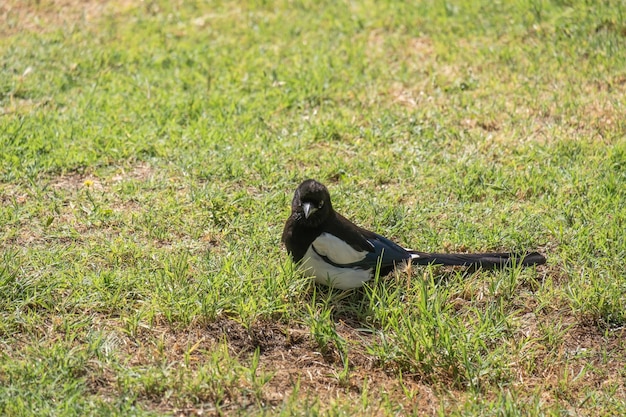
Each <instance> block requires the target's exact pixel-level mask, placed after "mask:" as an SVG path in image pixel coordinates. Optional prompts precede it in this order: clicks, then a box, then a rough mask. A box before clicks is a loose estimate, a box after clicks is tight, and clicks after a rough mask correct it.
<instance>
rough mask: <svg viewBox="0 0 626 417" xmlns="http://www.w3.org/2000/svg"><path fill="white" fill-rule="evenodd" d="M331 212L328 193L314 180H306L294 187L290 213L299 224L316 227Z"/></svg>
mask: <svg viewBox="0 0 626 417" xmlns="http://www.w3.org/2000/svg"><path fill="white" fill-rule="evenodd" d="M331 213H332V205H331V203H330V194H329V193H328V190H327V189H326V187H325V186H324V184H322V183H319V182H317V181H315V180H306V181H304V182H303V183H302V184H300V185H299V186H298V188H296V192H295V193H294V195H293V200H292V201H291V215H292V217H293V218H294V220H295V221H296V222H298V223H299V224H301V225H304V226H309V227H316V226H319V225H320V224H322V223H323V222H324V221H325V220H326V219H327V218H328V216H329V215H330V214H331Z"/></svg>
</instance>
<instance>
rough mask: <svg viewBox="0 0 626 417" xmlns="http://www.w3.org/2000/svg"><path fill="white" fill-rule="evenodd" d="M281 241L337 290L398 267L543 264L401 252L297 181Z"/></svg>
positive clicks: (515, 257) (507, 256)
mask: <svg viewBox="0 0 626 417" xmlns="http://www.w3.org/2000/svg"><path fill="white" fill-rule="evenodd" d="M282 242H283V243H284V244H285V247H286V248H287V252H288V253H289V255H290V256H291V258H292V259H293V261H294V262H296V263H298V264H299V265H300V266H301V268H302V270H303V271H304V273H305V275H308V276H311V277H314V278H315V281H316V282H318V283H321V284H325V285H328V286H330V287H334V288H338V289H342V290H345V289H350V288H357V287H360V286H362V285H363V284H364V283H365V282H367V281H369V280H370V279H371V278H372V277H373V276H374V273H375V272H376V270H377V268H380V269H379V271H380V275H381V276H384V275H387V274H389V273H390V272H391V271H392V270H393V269H394V268H396V267H397V266H403V265H404V266H406V265H408V264H409V263H411V264H415V265H431V264H432V265H458V266H467V267H472V268H486V269H490V268H504V267H506V266H509V265H522V266H531V265H541V264H543V263H545V262H546V258H545V257H544V256H543V255H541V254H539V253H537V252H531V253H526V254H523V255H522V254H514V253H497V252H494V253H471V254H469V253H468V254H465V253H426V252H419V251H416V250H411V249H405V248H403V247H401V246H399V245H397V244H396V243H394V242H392V241H391V240H389V239H387V238H385V237H383V236H381V235H379V234H376V233H374V232H371V231H369V230H366V229H363V228H362V227H359V226H357V225H355V224H354V223H352V222H351V221H350V220H348V219H346V218H345V217H343V216H342V215H341V214H339V213H337V212H336V211H335V210H334V209H333V206H332V203H331V201H330V193H329V192H328V189H327V188H326V187H325V186H324V185H323V184H321V183H319V182H317V181H315V180H313V179H308V180H306V181H304V182H302V183H301V184H300V185H299V186H298V188H297V189H296V191H295V193H294V196H293V200H292V202H291V215H290V216H289V218H288V219H287V222H286V223H285V228H284V230H283V235H282Z"/></svg>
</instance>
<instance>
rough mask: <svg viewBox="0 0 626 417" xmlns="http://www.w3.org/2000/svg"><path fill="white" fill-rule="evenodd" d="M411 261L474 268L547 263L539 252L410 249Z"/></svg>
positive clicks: (419, 263)
mask: <svg viewBox="0 0 626 417" xmlns="http://www.w3.org/2000/svg"><path fill="white" fill-rule="evenodd" d="M409 252H410V253H411V263H413V264H416V265H458V266H469V267H473V268H485V269H497V268H504V267H507V266H531V265H542V264H544V263H546V258H545V257H544V256H543V255H542V254H540V253H539V252H530V253H506V252H502V253H497V252H496V253H426V252H418V251H409Z"/></svg>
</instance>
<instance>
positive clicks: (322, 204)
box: [317, 200, 324, 209]
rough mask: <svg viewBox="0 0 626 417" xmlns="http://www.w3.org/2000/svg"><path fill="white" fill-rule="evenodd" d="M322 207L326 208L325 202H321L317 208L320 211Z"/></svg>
mask: <svg viewBox="0 0 626 417" xmlns="http://www.w3.org/2000/svg"><path fill="white" fill-rule="evenodd" d="M322 207H324V200H322V201H320V203H319V205H318V206H317V208H318V209H321V208H322Z"/></svg>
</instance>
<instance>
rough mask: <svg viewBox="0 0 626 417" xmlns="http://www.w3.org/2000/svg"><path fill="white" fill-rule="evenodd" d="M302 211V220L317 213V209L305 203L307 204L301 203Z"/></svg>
mask: <svg viewBox="0 0 626 417" xmlns="http://www.w3.org/2000/svg"><path fill="white" fill-rule="evenodd" d="M302 210H304V218H305V219H308V218H309V216H310V215H311V214H313V213H315V212H316V211H317V207H315V206H314V205H313V204H311V203H308V202H307V203H302Z"/></svg>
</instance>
